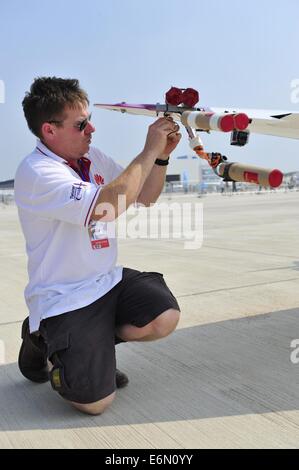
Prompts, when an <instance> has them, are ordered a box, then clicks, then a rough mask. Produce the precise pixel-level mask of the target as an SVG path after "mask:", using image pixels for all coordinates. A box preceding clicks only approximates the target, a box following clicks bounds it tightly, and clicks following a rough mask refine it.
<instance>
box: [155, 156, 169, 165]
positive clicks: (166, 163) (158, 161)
mask: <svg viewBox="0 0 299 470" xmlns="http://www.w3.org/2000/svg"><path fill="white" fill-rule="evenodd" d="M168 163H169V157H168V158H167V160H161V158H157V159H156V160H155V165H160V166H166V165H168Z"/></svg>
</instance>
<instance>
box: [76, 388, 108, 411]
mask: <svg viewBox="0 0 299 470" xmlns="http://www.w3.org/2000/svg"><path fill="white" fill-rule="evenodd" d="M114 398H115V392H113V393H111V394H110V395H108V396H107V397H105V398H103V399H102V400H98V401H95V402H93V403H76V402H74V401H71V402H70V403H71V405H73V407H74V408H77V410H79V411H82V412H83V413H87V414H89V415H100V414H102V413H103V412H104V411H105V410H106V408H108V406H110V405H111V403H112V402H113V400H114Z"/></svg>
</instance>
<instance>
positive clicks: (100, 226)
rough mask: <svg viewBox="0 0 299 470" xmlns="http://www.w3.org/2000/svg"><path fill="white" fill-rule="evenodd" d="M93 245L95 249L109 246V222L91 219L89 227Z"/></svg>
mask: <svg viewBox="0 0 299 470" xmlns="http://www.w3.org/2000/svg"><path fill="white" fill-rule="evenodd" d="M88 233H89V238H90V243H91V247H92V249H93V250H100V249H102V248H108V247H109V239H108V236H107V223H105V222H96V221H94V220H93V221H91V223H90V225H89V227H88Z"/></svg>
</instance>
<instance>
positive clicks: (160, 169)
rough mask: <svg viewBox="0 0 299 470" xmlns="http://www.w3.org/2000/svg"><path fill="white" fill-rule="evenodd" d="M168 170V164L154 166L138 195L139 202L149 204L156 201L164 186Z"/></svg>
mask: <svg viewBox="0 0 299 470" xmlns="http://www.w3.org/2000/svg"><path fill="white" fill-rule="evenodd" d="M166 170H167V166H166V165H165V166H161V165H154V166H153V168H152V170H151V172H150V174H149V175H148V177H147V179H146V180H145V183H144V185H143V187H142V188H141V191H140V193H139V195H138V198H137V201H138V202H140V203H142V204H144V205H145V206H149V205H150V204H153V203H154V202H156V200H157V199H158V197H159V196H160V194H161V192H162V190H163V187H164V183H165V176H166Z"/></svg>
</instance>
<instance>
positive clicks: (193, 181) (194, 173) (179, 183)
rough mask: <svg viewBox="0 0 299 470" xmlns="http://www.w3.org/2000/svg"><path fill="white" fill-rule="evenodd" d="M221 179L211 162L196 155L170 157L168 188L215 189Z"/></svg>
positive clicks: (167, 178)
mask: <svg viewBox="0 0 299 470" xmlns="http://www.w3.org/2000/svg"><path fill="white" fill-rule="evenodd" d="M221 181H222V180H221V178H219V177H218V176H217V175H216V174H215V173H214V171H213V170H212V168H211V167H210V166H209V164H208V163H207V162H206V161H205V160H203V159H201V158H199V157H197V156H196V155H181V156H178V157H171V158H170V161H169V165H168V168H167V174H166V190H167V189H173V190H182V191H185V192H187V191H215V190H216V189H217V187H219V185H220V183H221Z"/></svg>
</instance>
